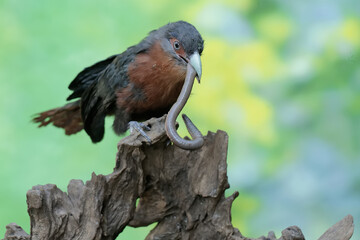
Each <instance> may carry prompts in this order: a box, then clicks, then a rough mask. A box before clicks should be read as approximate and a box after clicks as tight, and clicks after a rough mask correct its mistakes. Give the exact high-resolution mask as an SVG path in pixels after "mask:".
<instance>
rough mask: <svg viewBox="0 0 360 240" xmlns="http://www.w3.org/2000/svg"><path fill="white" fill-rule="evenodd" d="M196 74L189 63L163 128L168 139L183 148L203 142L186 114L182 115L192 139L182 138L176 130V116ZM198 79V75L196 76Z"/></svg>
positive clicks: (193, 147) (194, 147)
mask: <svg viewBox="0 0 360 240" xmlns="http://www.w3.org/2000/svg"><path fill="white" fill-rule="evenodd" d="M196 75H197V71H195V69H194V68H193V67H192V65H191V64H188V66H187V72H186V77H185V82H184V86H183V88H182V89H181V92H180V95H179V97H178V99H177V101H176V102H175V103H174V105H173V106H172V107H171V109H170V111H169V113H168V115H167V117H166V121H165V130H166V134H167V135H168V137H169V138H170V140H171V141H172V142H173V143H174V144H175V145H176V146H178V147H180V148H183V149H188V150H191V149H197V148H200V147H202V145H203V144H204V139H203V136H202V134H201V132H200V131H199V130H198V129H197V127H196V126H195V125H194V124H193V122H192V121H191V120H190V118H188V116H186V115H185V114H183V115H182V118H183V120H184V123H185V125H186V128H187V130H188V132H189V133H190V135H191V137H192V138H193V139H192V140H188V139H183V138H181V137H180V136H179V134H178V133H177V131H176V127H175V124H176V118H177V116H178V115H179V113H180V112H181V110H182V109H183V107H184V106H185V103H186V102H187V100H188V98H189V96H190V93H191V89H192V86H193V84H194V78H195V76H196ZM198 79H200V77H199V78H198Z"/></svg>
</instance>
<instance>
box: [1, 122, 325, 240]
mask: <svg viewBox="0 0 360 240" xmlns="http://www.w3.org/2000/svg"><path fill="white" fill-rule="evenodd" d="M164 121H165V118H164V117H162V118H159V119H155V118H154V119H150V120H149V121H147V122H146V124H148V125H149V126H151V131H149V132H148V135H149V137H150V138H151V139H152V144H151V145H148V144H147V142H146V141H145V139H143V138H142V137H141V136H140V135H139V134H138V133H136V132H135V133H134V134H132V135H130V136H128V137H126V138H123V139H122V140H121V141H120V142H119V144H118V153H117V156H116V166H115V168H114V171H113V173H111V174H109V175H106V176H104V175H101V174H100V175H95V174H94V173H93V174H92V177H91V180H89V181H87V182H86V183H83V182H82V181H81V180H71V181H70V183H69V185H68V189H67V193H65V192H62V191H61V190H60V189H58V188H57V187H56V185H52V184H47V185H43V186H41V185H38V186H34V187H33V188H32V189H31V190H29V191H28V193H27V203H28V213H29V215H30V220H31V234H30V235H31V237H30V235H28V234H27V233H25V232H24V231H23V230H22V228H21V227H19V226H18V225H16V224H9V225H8V226H7V231H6V234H5V238H4V239H5V240H10V239H14V240H15V239H16V240H19V239H22V240H25V239H33V240H35V239H36V240H43V239H52V240H57V239H84V240H89V239H94V240H97V239H102V240H108V239H115V238H116V237H117V236H118V234H120V233H121V232H122V231H123V229H124V228H125V227H126V226H131V227H140V226H146V225H149V224H151V223H154V222H157V223H158V224H157V226H156V227H155V228H154V229H153V230H152V231H151V232H150V233H149V235H148V236H147V237H146V239H147V240H155V239H157V240H161V239H164V240H165V239H166V240H171V239H196V240H202V239H204V240H205V239H206V240H211V239H216V240H217V239H229V240H230V239H231V240H251V239H249V238H246V237H244V236H242V235H241V233H240V232H239V231H238V229H236V228H234V227H233V226H232V224H231V214H230V209H231V205H232V203H233V201H234V199H235V198H236V197H237V196H238V193H237V192H235V193H234V194H232V195H231V196H230V197H227V198H226V197H225V194H224V193H225V190H226V189H227V188H229V183H228V181H227V165H226V157H227V143H228V136H227V134H226V133H225V132H223V131H218V132H216V133H211V132H209V133H208V135H207V136H206V137H205V138H204V140H205V142H204V146H203V147H202V148H200V149H197V150H192V151H189V150H183V149H180V148H178V147H176V146H174V145H171V144H170V142H169V140H168V138H167V136H166V134H165V129H164ZM137 199H139V202H138V203H137V204H136V201H137ZM261 239H262V240H277V238H276V237H275V234H274V233H273V232H270V233H269V234H268V236H267V237H260V238H257V240H261ZM279 239H281V240H291V239H292V240H302V239H305V238H304V236H303V235H302V232H301V230H300V229H299V228H298V227H296V226H293V227H289V228H287V229H285V230H284V231H283V232H282V236H281V237H280V238H279ZM254 240H255V239H254ZM321 240H324V239H321Z"/></svg>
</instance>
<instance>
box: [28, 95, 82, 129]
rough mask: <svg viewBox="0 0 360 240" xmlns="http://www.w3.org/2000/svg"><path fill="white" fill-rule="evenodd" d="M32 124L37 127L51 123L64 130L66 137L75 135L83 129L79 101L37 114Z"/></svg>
mask: <svg viewBox="0 0 360 240" xmlns="http://www.w3.org/2000/svg"><path fill="white" fill-rule="evenodd" d="M33 122H35V123H40V124H39V127H43V126H47V125H48V124H49V123H52V124H53V125H54V126H56V127H59V128H64V130H65V134H66V135H71V134H75V133H77V132H79V131H81V130H82V129H83V128H84V124H83V121H82V119H81V112H80V101H75V102H71V103H68V104H66V105H65V106H63V107H59V108H54V109H51V110H48V111H46V112H42V113H39V114H38V115H37V116H36V117H34V118H33Z"/></svg>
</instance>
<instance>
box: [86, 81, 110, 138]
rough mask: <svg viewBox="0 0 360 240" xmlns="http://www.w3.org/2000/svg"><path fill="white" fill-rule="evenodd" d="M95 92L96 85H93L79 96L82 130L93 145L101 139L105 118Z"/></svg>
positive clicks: (100, 102) (100, 101)
mask: <svg viewBox="0 0 360 240" xmlns="http://www.w3.org/2000/svg"><path fill="white" fill-rule="evenodd" d="M95 91H96V83H93V84H92V85H91V86H90V87H89V88H88V89H86V91H85V92H84V94H83V95H82V96H81V117H82V119H83V121H84V130H85V132H86V133H87V134H88V135H89V136H90V138H91V140H92V142H93V143H97V142H100V141H101V140H102V139H103V137H104V132H105V128H104V125H105V117H106V114H105V112H104V109H103V107H102V102H103V101H102V98H100V97H98V96H97V95H96V93H95Z"/></svg>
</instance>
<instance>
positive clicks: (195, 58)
mask: <svg viewBox="0 0 360 240" xmlns="http://www.w3.org/2000/svg"><path fill="white" fill-rule="evenodd" d="M189 64H190V65H191V66H192V67H193V68H194V69H195V71H196V78H197V80H198V82H199V83H200V79H201V59H200V54H199V53H198V52H194V53H193V54H192V55H191V56H190V57H189Z"/></svg>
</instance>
